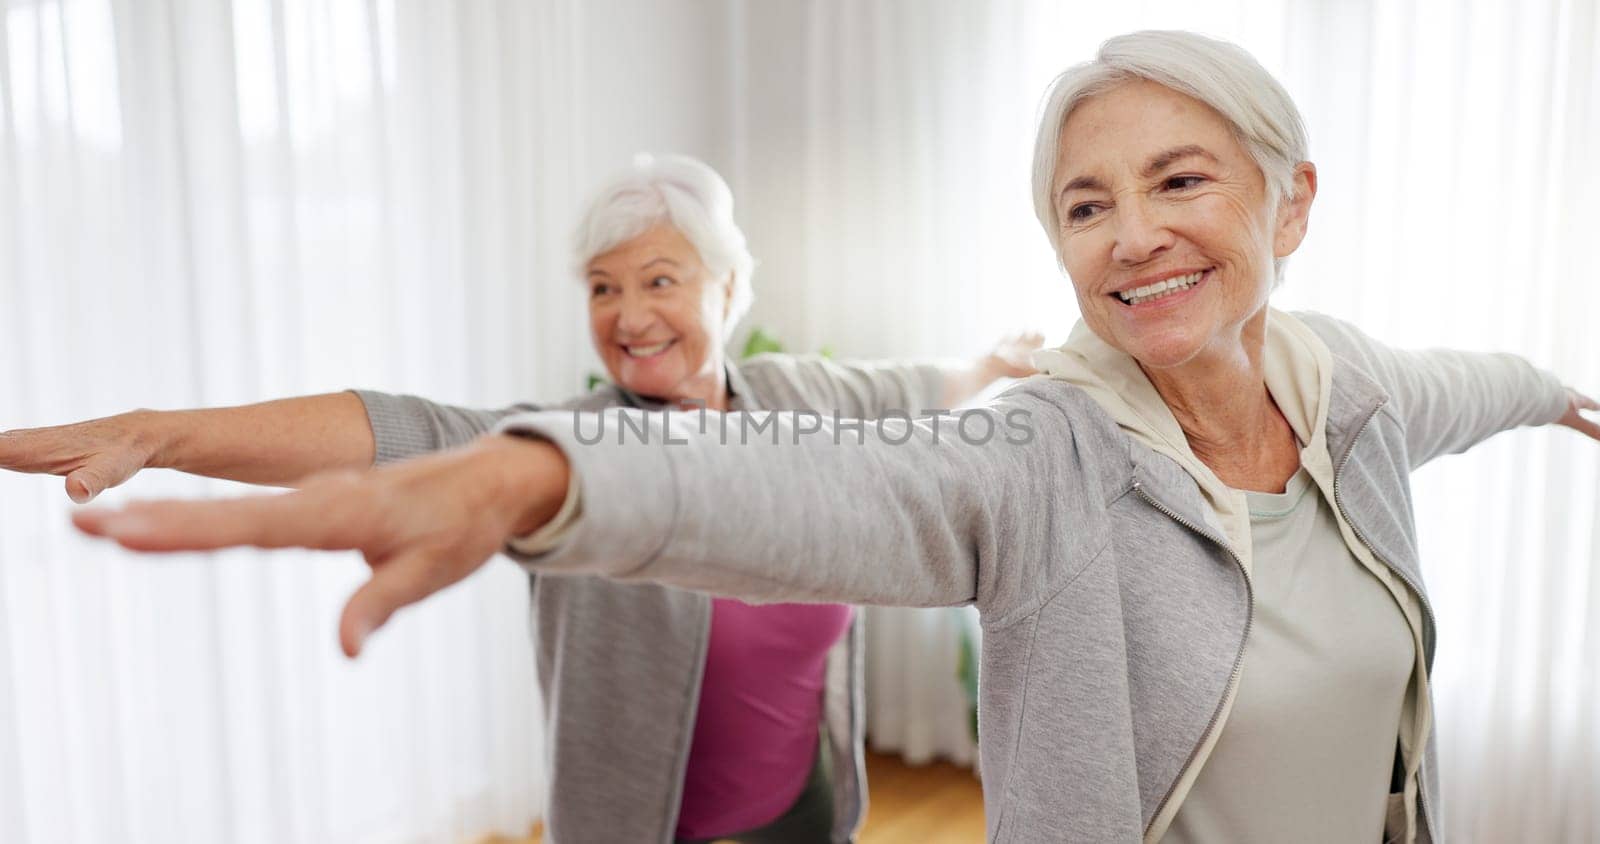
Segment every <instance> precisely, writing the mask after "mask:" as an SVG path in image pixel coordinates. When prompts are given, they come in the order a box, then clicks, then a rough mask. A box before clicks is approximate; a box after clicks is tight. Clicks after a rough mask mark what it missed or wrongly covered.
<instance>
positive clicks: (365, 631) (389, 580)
mask: <svg viewBox="0 0 1600 844" xmlns="http://www.w3.org/2000/svg"><path fill="white" fill-rule="evenodd" d="M438 562H439V561H438V560H437V559H436V557H435V555H434V553H433V552H430V551H408V552H405V553H403V554H401V555H400V556H397V557H394V558H393V559H390V560H387V561H385V562H383V563H382V564H379V565H375V566H374V567H373V571H372V577H371V578H370V579H368V580H367V582H366V583H363V584H361V588H359V589H357V590H356V591H355V594H354V595H351V596H350V600H349V601H346V602H345V605H344V613H343V614H342V615H341V616H340V618H339V646H340V647H341V648H342V649H343V650H344V654H345V656H348V657H350V658H351V659H355V658H356V657H357V656H360V655H361V648H362V646H363V645H364V644H365V643H366V640H367V637H368V636H370V635H372V633H373V631H375V630H377V629H378V628H380V627H382V626H383V625H384V624H386V623H387V622H388V621H389V617H390V616H392V615H394V613H395V610H398V609H400V608H401V607H404V606H406V605H407V604H414V603H416V602H418V601H420V600H422V599H423V598H426V597H428V596H429V595H431V594H433V593H434V592H436V591H438V590H439V589H440V588H441V585H436V583H435V581H436V579H437V572H438V571H439V564H438Z"/></svg>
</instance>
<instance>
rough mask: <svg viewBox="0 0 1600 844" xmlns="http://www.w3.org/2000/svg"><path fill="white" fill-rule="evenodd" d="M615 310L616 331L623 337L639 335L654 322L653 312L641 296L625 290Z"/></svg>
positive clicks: (647, 329)
mask: <svg viewBox="0 0 1600 844" xmlns="http://www.w3.org/2000/svg"><path fill="white" fill-rule="evenodd" d="M621 299H622V301H621V302H620V303H619V306H618V310H617V333H618V334H620V335H622V336H623V337H639V336H642V335H643V334H644V333H645V332H646V331H649V330H650V326H651V325H652V324H653V323H654V322H655V313H654V312H653V311H651V309H650V303H649V302H647V301H645V299H644V297H643V296H639V295H637V294H634V293H632V292H625V293H623V294H622V297H621Z"/></svg>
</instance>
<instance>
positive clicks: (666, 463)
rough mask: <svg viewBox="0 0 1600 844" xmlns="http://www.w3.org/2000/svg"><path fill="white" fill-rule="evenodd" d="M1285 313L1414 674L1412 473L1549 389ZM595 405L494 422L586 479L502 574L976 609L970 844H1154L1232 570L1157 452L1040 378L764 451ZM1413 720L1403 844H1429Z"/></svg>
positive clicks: (672, 418) (740, 432) (1239, 629)
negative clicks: (1313, 366) (967, 410)
mask: <svg viewBox="0 0 1600 844" xmlns="http://www.w3.org/2000/svg"><path fill="white" fill-rule="evenodd" d="M1274 316H1275V317H1282V318H1285V319H1288V318H1290V317H1287V316H1286V315H1278V314H1274ZM1300 319H1301V320H1302V321H1303V323H1304V325H1305V326H1307V327H1309V329H1310V332H1308V333H1307V336H1310V337H1313V338H1314V339H1315V340H1318V341H1320V342H1321V343H1322V344H1323V345H1324V346H1325V352H1326V353H1327V355H1328V357H1327V360H1328V362H1329V370H1330V371H1329V372H1328V379H1327V385H1326V386H1327V389H1326V393H1325V399H1319V400H1324V401H1325V402H1326V407H1325V408H1318V409H1317V410H1316V412H1314V413H1313V414H1312V415H1311V417H1310V418H1312V419H1317V420H1321V426H1322V430H1321V431H1320V434H1321V435H1322V436H1323V437H1325V441H1326V452H1327V454H1328V455H1329V457H1330V459H1331V465H1332V467H1333V471H1332V477H1331V478H1330V479H1329V480H1330V484H1331V487H1332V493H1333V499H1332V503H1333V504H1334V507H1335V510H1336V511H1337V512H1338V515H1339V516H1340V518H1341V519H1342V521H1343V522H1345V523H1347V524H1348V525H1349V526H1350V528H1351V529H1352V531H1353V533H1354V534H1355V535H1356V537H1357V539H1358V541H1359V542H1360V544H1361V545H1362V546H1363V547H1364V548H1365V549H1366V550H1367V551H1368V552H1369V553H1370V555H1371V557H1372V558H1373V559H1374V560H1375V561H1377V562H1379V563H1381V564H1382V566H1383V567H1384V568H1385V569H1386V570H1387V571H1389V572H1392V574H1393V575H1394V577H1396V578H1398V580H1399V581H1400V582H1402V583H1404V584H1405V586H1406V587H1407V588H1408V589H1409V591H1410V592H1411V593H1413V594H1414V595H1415V596H1416V598H1417V600H1418V601H1419V602H1420V608H1421V613H1420V615H1421V618H1420V623H1419V624H1418V627H1420V638H1421V639H1422V646H1423V647H1422V654H1423V660H1424V666H1423V668H1424V670H1427V669H1428V668H1431V665H1432V661H1433V644H1434V622H1433V616H1432V613H1431V611H1430V610H1429V609H1428V604H1427V597H1426V591H1425V590H1424V589H1423V585H1422V573H1421V567H1420V561H1419V557H1418V551H1417V546H1416V535H1415V526H1414V524H1413V519H1412V511H1411V491H1410V484H1409V475H1410V472H1411V470H1412V469H1414V468H1415V467H1417V466H1419V465H1421V464H1422V463H1424V462H1426V461H1428V460H1430V459H1432V458H1433V457H1436V456H1438V455H1441V454H1446V453H1452V452H1458V451H1462V450H1465V449H1467V448H1469V447H1471V446H1472V445H1474V444H1476V443H1477V442H1479V441H1481V440H1483V439H1484V438H1486V437H1488V436H1490V435H1492V434H1494V433H1496V432H1498V431H1502V430H1506V429H1509V428H1513V427H1516V426H1519V425H1527V424H1546V423H1549V422H1552V421H1554V420H1556V419H1557V418H1559V417H1560V415H1561V412H1562V410H1563V409H1564V407H1565V403H1566V396H1565V392H1564V390H1563V389H1562V387H1561V385H1560V383H1559V382H1558V381H1557V380H1556V379H1554V378H1553V377H1551V376H1550V375H1548V374H1546V373H1542V372H1540V371H1538V370H1535V369H1534V368H1532V367H1530V366H1528V365H1527V364H1526V363H1525V362H1523V361H1522V360H1521V359H1519V358H1516V357H1514V356H1510V355H1478V354H1470V353H1462V352H1449V351H1432V352H1420V353H1412V352H1400V351H1396V350H1393V349H1390V348H1387V347H1385V346H1383V345H1381V344H1379V343H1377V342H1375V341H1373V340H1371V339H1370V338H1367V337H1365V336H1364V335H1362V334H1360V333H1359V332H1358V331H1356V330H1355V329H1354V328H1352V327H1350V326H1348V325H1345V324H1343V323H1340V322H1338V321H1336V320H1333V319H1330V318H1327V317H1322V316H1317V315H1310V314H1307V315H1302V316H1301V317H1300ZM1268 364H1269V368H1270V367H1271V366H1272V365H1273V362H1271V361H1269V362H1268ZM1319 392H1320V391H1319ZM617 413H618V412H616V411H608V412H606V413H605V414H602V415H597V414H570V413H532V414H525V415H520V416H515V417H511V418H508V419H506V420H503V421H502V422H501V425H500V428H501V430H507V431H514V432H518V433H524V434H531V435H535V436H539V437H543V438H546V439H548V440H550V441H552V442H554V443H555V444H556V445H557V446H559V447H560V448H561V449H562V450H563V451H564V453H565V454H566V455H567V457H568V458H569V460H570V461H571V464H572V466H573V469H574V471H575V472H576V474H577V477H578V478H579V482H580V484H581V491H582V492H581V495H582V506H583V512H582V515H581V516H580V517H579V518H578V519H577V521H576V522H574V523H573V525H572V527H571V530H570V531H569V532H568V533H567V534H566V536H565V537H564V539H563V541H562V543H561V544H560V545H559V546H558V547H557V548H556V549H554V550H553V551H551V552H550V553H548V554H545V555H540V556H538V557H535V558H525V559H524V563H525V564H526V565H528V566H529V567H530V568H531V569H532V570H535V571H539V572H542V573H564V574H566V573H570V574H583V573H586V574H598V575H604V576H607V577H610V578H613V579H617V580H624V581H644V582H659V583H668V584H672V585H674V586H680V587H685V588H690V589H701V590H706V591H710V592H716V593H722V594H730V595H737V596H739V597H742V598H745V599H747V600H772V601H795V600H818V601H843V602H853V603H865V604H891V605H905V606H942V605H953V604H966V603H972V604H976V605H977V607H978V609H979V611H980V613H981V615H982V623H983V628H984V649H983V661H982V677H983V683H982V688H981V690H980V725H979V732H980V753H981V757H982V764H983V774H984V800H985V806H986V810H987V818H988V833H989V838H990V840H992V841H1007V842H1011V841H1016V842H1033V841H1039V842H1060V841H1086V842H1107V841H1139V840H1141V839H1143V838H1146V837H1150V838H1154V837H1157V836H1159V834H1160V831H1161V830H1160V829H1158V828H1156V826H1157V819H1158V818H1169V817H1170V814H1171V813H1170V811H1169V806H1170V805H1171V804H1172V803H1173V801H1174V799H1175V797H1181V792H1182V790H1183V787H1182V784H1183V783H1184V782H1186V781H1187V779H1188V778H1190V777H1191V775H1192V773H1193V770H1194V769H1195V767H1196V765H1197V764H1198V762H1201V761H1203V755H1204V749H1205V748H1207V747H1208V746H1209V743H1210V742H1211V741H1213V740H1214V737H1215V734H1216V732H1217V730H1218V729H1219V728H1220V725H1221V724H1222V723H1223V722H1224V721H1225V718H1226V710H1227V704H1228V702H1229V701H1230V700H1231V694H1232V690H1233V688H1234V685H1235V682H1236V679H1237V668H1238V666H1239V662H1240V656H1241V655H1242V653H1243V651H1244V647H1245V644H1246V641H1247V638H1248V634H1249V628H1250V624H1251V615H1252V599H1251V594H1250V588H1249V582H1248V578H1247V575H1246V573H1245V571H1246V564H1245V562H1244V561H1243V560H1242V559H1241V558H1240V557H1239V556H1238V554H1237V552H1236V545H1237V543H1236V542H1233V541H1230V537H1229V536H1228V534H1227V531H1226V529H1225V528H1224V529H1219V528H1218V527H1216V526H1215V525H1216V524H1217V523H1218V521H1222V522H1224V523H1225V524H1226V522H1227V520H1226V519H1225V518H1224V519H1220V520H1219V518H1218V512H1217V508H1216V507H1214V506H1213V505H1212V504H1211V503H1210V502H1209V501H1208V499H1207V495H1206V492H1205V491H1203V490H1202V485H1201V484H1200V483H1198V482H1197V481H1196V479H1195V477H1194V476H1193V475H1192V474H1191V473H1190V471H1188V470H1186V468H1185V467H1184V465H1182V464H1181V463H1180V462H1179V461H1178V460H1175V459H1174V458H1173V457H1172V456H1170V455H1168V454H1162V453H1160V452H1158V451H1157V450H1156V449H1153V448H1151V447H1150V445H1148V444H1146V443H1145V442H1142V441H1141V440H1140V439H1139V438H1137V437H1134V436H1130V434H1129V433H1128V432H1127V431H1126V430H1125V429H1124V428H1123V427H1121V426H1119V424H1118V421H1117V419H1115V418H1114V417H1113V416H1112V414H1111V413H1108V412H1107V410H1106V408H1104V407H1102V406H1101V405H1100V404H1099V403H1097V402H1096V400H1095V399H1094V397H1092V396H1091V395H1090V393H1089V392H1087V391H1085V390H1084V389H1083V388H1082V387H1080V386H1075V385H1072V384H1068V383H1066V382H1064V381H1060V380H1054V379H1050V378H1035V379H1030V380H1029V381H1027V382H1024V383H1023V384H1021V385H1019V386H1018V387H1016V388H1014V389H1012V390H1010V391H1008V392H1007V393H1006V394H1004V395H1003V396H1001V398H1000V399H998V400H997V401H996V402H995V403H994V404H992V405H991V406H989V407H988V408H985V409H983V410H981V411H976V412H975V413H976V414H978V415H977V416H969V417H965V418H963V417H946V418H943V419H937V420H931V421H922V422H918V423H915V424H909V423H904V422H898V421H889V422H884V423H880V424H878V425H873V424H870V423H869V424H867V425H863V426H856V425H850V424H849V423H843V424H836V423H833V422H831V420H823V422H822V423H821V425H820V426H819V425H817V424H816V423H815V422H814V421H813V420H810V419H801V418H796V417H794V416H792V415H788V414H774V415H773V417H774V418H772V419H770V420H768V419H766V418H765V417H762V418H760V419H759V420H758V421H763V422H768V423H769V424H771V425H773V427H771V428H768V429H764V430H765V431H768V432H771V433H770V434H769V433H766V432H763V433H761V434H759V435H757V436H747V435H745V434H747V432H748V431H749V429H750V426H749V424H748V423H749V422H750V421H751V420H750V419H748V418H745V417H743V416H742V415H737V414H736V415H731V416H730V417H719V416H717V415H715V414H713V415H712V417H713V422H712V424H706V422H705V420H704V419H702V418H697V415H696V414H672V415H668V414H648V415H647V417H648V418H644V419H639V418H635V419H632V420H630V424H632V425H633V426H635V427H634V428H628V429H627V431H633V430H635V429H636V428H638V429H643V430H645V431H647V432H648V435H647V437H640V436H637V435H632V434H627V433H626V432H623V427H624V426H623V424H621V420H620V419H618V418H617ZM621 413H631V414H632V415H633V416H635V417H638V416H639V415H640V414H639V413H638V412H637V411H621ZM757 416H760V415H757ZM608 423H609V424H608ZM1019 423H1021V424H1020V425H1019ZM602 429H603V430H604V431H606V432H608V433H606V434H605V435H604V436H601V435H600V434H601V431H602ZM1024 430H1025V431H1026V432H1030V434H1031V435H1030V434H1024V433H1023V431H1024ZM619 432H621V433H624V434H625V435H623V436H620V437H619ZM985 432H989V433H991V434H992V435H991V436H990V437H988V438H985V437H983V434H984V433H985ZM994 432H999V433H994ZM597 439H598V440H600V441H599V442H596V440H597ZM985 439H986V442H983V443H982V444H979V441H980V440H985ZM724 443H727V444H724ZM741 443H742V444H741ZM1424 727H1425V732H1426V737H1425V740H1424V742H1423V743H1424V744H1425V748H1424V752H1423V753H1422V754H1420V756H1417V757H1416V759H1417V765H1416V770H1415V772H1414V780H1415V782H1416V783H1417V788H1418V790H1419V791H1420V794H1419V799H1418V803H1419V808H1420V812H1419V813H1418V814H1419V817H1417V818H1416V819H1415V821H1414V826H1413V834H1414V835H1415V837H1416V839H1417V840H1420V841H1437V840H1439V831H1438V826H1437V824H1438V783H1437V773H1436V770H1435V761H1434V748H1433V744H1434V742H1433V733H1432V729H1431V725H1428V724H1425V725H1424ZM1407 755H1408V756H1409V755H1412V754H1409V753H1408V754H1407Z"/></svg>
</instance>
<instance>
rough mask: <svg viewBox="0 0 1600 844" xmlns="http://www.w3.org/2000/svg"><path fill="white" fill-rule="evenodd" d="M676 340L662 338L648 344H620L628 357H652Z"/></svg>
mask: <svg viewBox="0 0 1600 844" xmlns="http://www.w3.org/2000/svg"><path fill="white" fill-rule="evenodd" d="M676 342H678V341H677V340H663V341H661V342H660V343H656V344H654V345H650V346H629V345H626V344H622V351H623V352H625V353H627V355H628V357H630V358H653V357H655V356H656V355H659V354H661V353H662V352H664V351H666V350H667V348H668V347H669V346H671V345H672V344H673V343H676Z"/></svg>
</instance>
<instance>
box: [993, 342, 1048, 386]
mask: <svg viewBox="0 0 1600 844" xmlns="http://www.w3.org/2000/svg"><path fill="white" fill-rule="evenodd" d="M1042 345H1044V335H1043V334H1039V333H1038V332H1034V331H1025V332H1022V333H1018V334H1008V335H1006V336H1005V337H1002V338H1001V339H1000V342H998V343H996V344H995V346H994V348H993V349H992V350H990V352H989V355H988V357H986V358H984V363H985V365H986V366H987V368H988V370H989V373H990V374H991V375H993V376H994V378H1026V377H1028V376H1029V375H1034V374H1036V373H1037V372H1038V371H1039V370H1037V369H1035V368H1034V366H1033V353H1034V352H1036V351H1038V350H1039V347H1040V346H1042ZM994 378H991V379H990V380H994Z"/></svg>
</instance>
